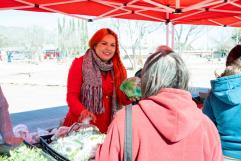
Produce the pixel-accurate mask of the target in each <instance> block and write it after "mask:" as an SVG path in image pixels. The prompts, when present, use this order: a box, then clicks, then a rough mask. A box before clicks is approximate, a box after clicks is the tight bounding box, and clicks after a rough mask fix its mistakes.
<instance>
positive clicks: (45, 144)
mask: <svg viewBox="0 0 241 161" xmlns="http://www.w3.org/2000/svg"><path fill="white" fill-rule="evenodd" d="M52 136H53V135H45V136H40V144H41V147H42V149H43V151H45V152H46V153H48V154H49V155H51V156H52V157H54V158H55V159H56V160H58V161H70V160H69V159H67V158H66V157H64V156H63V155H61V154H59V153H58V152H56V151H55V150H54V149H53V148H51V147H50V146H49V144H50V143H51V142H52V140H51V137H52Z"/></svg>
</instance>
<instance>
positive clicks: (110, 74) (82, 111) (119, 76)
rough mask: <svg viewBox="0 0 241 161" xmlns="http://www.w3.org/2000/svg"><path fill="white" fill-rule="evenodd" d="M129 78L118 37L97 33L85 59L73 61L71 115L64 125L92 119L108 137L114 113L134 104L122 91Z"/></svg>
mask: <svg viewBox="0 0 241 161" xmlns="http://www.w3.org/2000/svg"><path fill="white" fill-rule="evenodd" d="M126 77H127V75H126V69H125V68H124V66H123V63H122V62H121V59H120V51H119V42H118V38H117V35H116V34H115V33H114V32H113V31H112V30H110V29H108V28H103V29H100V30H98V31H97V32H96V33H95V34H94V35H93V36H92V38H91V39H90V41H89V49H88V50H87V51H86V53H85V55H84V56H82V57H80V58H76V59H74V61H73V62H72V65H71V67H70V69H69V74H68V82H67V103H68V106H69V111H68V114H67V116H66V118H65V120H64V125H65V126H71V125H72V124H73V123H75V122H78V121H82V120H83V119H84V118H87V117H90V118H92V123H93V124H94V125H96V126H97V127H98V128H99V130H100V131H101V132H102V133H105V132H106V131H107V128H108V126H109V124H110V122H111V119H112V116H113V115H114V113H115V112H116V111H117V110H119V109H120V108H121V107H122V106H123V105H126V104H129V103H131V102H130V101H129V100H128V98H127V96H126V95H125V94H124V93H122V91H120V88H119V87H120V85H121V83H122V82H123V80H125V79H126Z"/></svg>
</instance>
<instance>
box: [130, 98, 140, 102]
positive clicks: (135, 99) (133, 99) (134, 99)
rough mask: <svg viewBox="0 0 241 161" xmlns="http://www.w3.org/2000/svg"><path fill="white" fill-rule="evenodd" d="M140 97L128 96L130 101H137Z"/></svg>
mask: <svg viewBox="0 0 241 161" xmlns="http://www.w3.org/2000/svg"><path fill="white" fill-rule="evenodd" d="M140 99H141V98H140V97H129V100H130V101H131V102H137V101H139V100H140Z"/></svg>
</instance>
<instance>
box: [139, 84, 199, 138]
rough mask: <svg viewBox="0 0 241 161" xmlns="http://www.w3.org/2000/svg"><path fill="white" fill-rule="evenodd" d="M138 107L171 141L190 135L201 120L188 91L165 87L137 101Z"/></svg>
mask: <svg viewBox="0 0 241 161" xmlns="http://www.w3.org/2000/svg"><path fill="white" fill-rule="evenodd" d="M139 105H140V108H141V109H142V111H143V112H144V114H145V115H146V117H147V118H148V119H149V120H150V122H151V123H152V125H153V126H154V127H155V129H156V130H158V132H159V133H160V134H161V135H162V136H164V137H165V138H166V139H167V140H169V141H171V142H178V141H180V140H182V139H184V138H185V137H187V136H188V135H190V134H191V133H192V132H193V131H194V130H195V129H196V128H197V127H198V125H199V124H200V122H201V120H202V117H203V115H202V111H201V110H199V109H198V108H197V105H196V104H195V102H193V101H192V96H191V94H190V93H189V92H187V91H184V90H180V89H172V88H165V89H162V90H161V91H160V92H159V93H158V94H157V95H156V96H151V97H149V98H147V99H143V100H141V101H140V102H139Z"/></svg>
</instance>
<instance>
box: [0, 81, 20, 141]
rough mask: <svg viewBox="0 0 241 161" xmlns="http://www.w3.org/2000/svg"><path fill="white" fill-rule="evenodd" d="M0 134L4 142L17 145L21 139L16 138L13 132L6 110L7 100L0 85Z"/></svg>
mask: <svg viewBox="0 0 241 161" xmlns="http://www.w3.org/2000/svg"><path fill="white" fill-rule="evenodd" d="M0 134H1V136H2V139H3V142H4V144H9V145H17V144H20V143H21V142H22V141H23V139H22V138H17V137H15V136H14V134H13V128H12V123H11V120H10V115H9V112H8V102H7V100H6V98H5V96H4V95H3V92H2V89H1V86H0Z"/></svg>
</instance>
